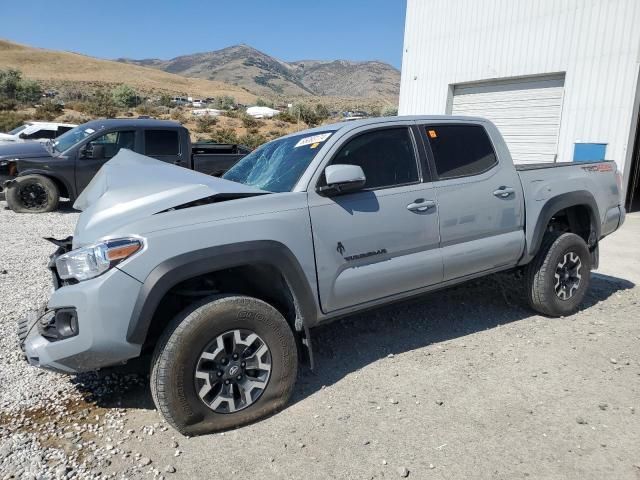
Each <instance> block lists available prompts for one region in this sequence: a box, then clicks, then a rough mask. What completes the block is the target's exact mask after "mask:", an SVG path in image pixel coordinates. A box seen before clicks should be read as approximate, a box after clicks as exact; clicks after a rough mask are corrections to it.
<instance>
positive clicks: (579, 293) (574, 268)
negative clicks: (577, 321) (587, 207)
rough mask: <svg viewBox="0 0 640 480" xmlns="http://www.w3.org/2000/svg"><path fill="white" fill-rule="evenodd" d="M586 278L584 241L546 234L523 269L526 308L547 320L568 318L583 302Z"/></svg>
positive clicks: (588, 268)
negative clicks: (526, 298) (546, 316)
mask: <svg viewBox="0 0 640 480" xmlns="http://www.w3.org/2000/svg"><path fill="white" fill-rule="evenodd" d="M590 277H591V253H590V252H589V248H588V247H587V244H586V243H585V241H584V240H583V239H582V238H581V237H579V236H578V235H576V234H574V233H563V234H560V233H548V234H547V235H546V236H545V238H544V239H543V242H542V246H541V247H540V250H539V251H538V254H537V255H536V256H535V258H534V259H533V260H532V261H531V263H529V265H527V267H526V273H525V278H526V281H527V293H528V297H529V304H530V305H531V307H532V308H533V309H534V310H537V311H538V312H540V313H542V314H544V315H548V316H550V317H560V316H564V315H571V314H572V313H574V312H576V311H577V310H578V307H579V305H580V303H581V302H582V300H583V299H584V296H585V294H586V293H587V290H588V289H589V281H590Z"/></svg>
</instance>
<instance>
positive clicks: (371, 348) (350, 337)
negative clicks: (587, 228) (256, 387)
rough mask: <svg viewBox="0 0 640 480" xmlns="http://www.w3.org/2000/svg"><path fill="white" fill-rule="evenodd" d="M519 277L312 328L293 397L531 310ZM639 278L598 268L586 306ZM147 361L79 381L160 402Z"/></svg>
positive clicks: (114, 394) (96, 397) (121, 401)
mask: <svg viewBox="0 0 640 480" xmlns="http://www.w3.org/2000/svg"><path fill="white" fill-rule="evenodd" d="M522 284H523V282H522V281H521V280H515V281H514V277H513V275H511V274H495V275H491V276H488V277H485V278H481V279H478V280H473V281H469V282H467V283H464V284H461V285H459V286H457V287H452V288H448V289H445V290H441V291H438V292H433V293H430V294H426V295H424V296H421V297H419V298H417V299H414V300H411V301H406V302H402V303H396V304H393V305H389V306H386V307H381V308H379V309H376V310H371V311H368V312H366V313H361V314H357V315H353V316H350V317H346V318H344V319H341V320H337V321H336V322H333V323H331V324H328V325H324V326H321V327H318V328H316V329H314V330H313V331H312V337H313V345H314V354H315V364H316V365H315V370H314V371H311V370H310V369H309V368H302V369H301V373H300V375H299V378H298V383H297V385H296V389H295V391H294V395H293V399H292V402H291V404H293V403H296V402H299V401H301V400H303V399H305V398H306V397H308V396H309V395H311V394H313V393H314V392H316V391H318V390H320V389H321V388H323V387H324V386H329V385H332V384H334V383H336V382H338V381H340V380H341V379H342V378H344V377H345V376H346V375H348V374H350V373H352V372H355V371H357V370H359V369H361V368H363V367H366V366H367V365H369V364H372V363H374V362H376V361H378V360H380V359H382V358H384V357H387V356H388V355H389V354H401V353H403V352H407V351H411V350H414V349H418V348H423V347H426V346H428V345H433V344H438V343H440V342H444V341H447V340H451V339H454V338H459V337H464V336H466V335H470V334H473V333H475V332H479V331H482V330H487V329H490V328H495V327H498V326H500V325H505V324H509V323H512V322H516V321H518V320H522V319H525V318H529V317H531V316H534V315H535V313H534V312H532V311H531V309H530V308H529V307H528V305H527V303H526V300H525V295H524V291H523V287H522ZM634 286H635V285H634V284H633V283H632V282H630V281H628V280H623V279H620V278H616V277H611V276H608V275H602V274H598V273H593V274H592V279H591V287H590V289H589V293H588V294H587V297H586V298H585V301H584V302H583V304H582V306H581V309H587V308H591V307H593V306H595V305H597V304H598V303H600V302H602V301H604V300H606V299H607V298H609V297H610V296H612V295H614V294H616V293H617V292H620V291H623V290H627V289H630V288H633V287H634ZM548 321H550V322H553V321H566V320H564V319H548ZM149 362H150V359H149V358H142V359H139V360H136V361H135V362H131V363H130V364H129V365H127V366H124V367H116V368H111V369H105V370H103V371H101V372H97V373H90V374H82V375H78V376H77V377H75V379H74V382H75V384H76V387H77V389H78V390H79V391H81V392H82V393H84V395H85V397H86V398H87V400H89V401H92V402H95V403H96V404H97V405H98V406H100V407H106V408H111V407H120V408H134V409H151V410H152V409H154V408H155V407H154V405H153V401H152V399H151V395H150V392H149V388H148V381H147V377H148V371H149Z"/></svg>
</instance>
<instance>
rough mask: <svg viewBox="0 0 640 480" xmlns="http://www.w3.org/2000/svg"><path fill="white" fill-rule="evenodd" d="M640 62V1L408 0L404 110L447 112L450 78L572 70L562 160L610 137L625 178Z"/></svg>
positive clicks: (610, 146)
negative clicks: (576, 145)
mask: <svg viewBox="0 0 640 480" xmlns="http://www.w3.org/2000/svg"><path fill="white" fill-rule="evenodd" d="M639 61H640V0H407V16H406V26H405V37H404V52H403V60H402V79H401V87H400V106H399V114H401V115H408V114H443V113H449V112H448V111H447V108H448V103H449V102H450V101H451V95H452V85H454V84H459V83H465V82H477V81H484V80H491V79H500V78H507V77H519V76H530V75H539V74H548V73H555V72H557V73H560V72H566V77H565V92H564V101H563V110H562V117H561V125H560V134H559V142H558V161H571V160H572V158H573V146H574V142H577V141H579V142H594V143H607V144H608V146H607V153H606V158H607V159H612V160H615V161H616V162H617V163H618V165H619V168H620V170H622V171H624V173H625V178H627V177H628V170H629V166H630V163H631V162H630V161H627V159H628V158H629V157H630V156H631V153H632V152H631V150H632V148H633V144H632V142H631V137H632V136H633V133H634V132H633V131H632V130H634V129H635V123H636V119H637V109H638V95H637V91H638V81H639V76H638V72H639V68H638V67H639ZM632 125H633V128H632Z"/></svg>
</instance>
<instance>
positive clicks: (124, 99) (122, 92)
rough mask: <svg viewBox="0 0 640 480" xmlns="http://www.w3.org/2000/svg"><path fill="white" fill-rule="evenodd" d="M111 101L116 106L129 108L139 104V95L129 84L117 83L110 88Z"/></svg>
mask: <svg viewBox="0 0 640 480" xmlns="http://www.w3.org/2000/svg"><path fill="white" fill-rule="evenodd" d="M111 96H112V97H113V103H115V104H116V105H117V106H118V107H122V108H130V107H136V106H138V105H140V95H138V92H136V91H135V90H134V89H133V88H131V87H130V86H129V85H118V86H117V87H115V88H114V89H113V90H111Z"/></svg>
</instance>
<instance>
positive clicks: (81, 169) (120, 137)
mask: <svg viewBox="0 0 640 480" xmlns="http://www.w3.org/2000/svg"><path fill="white" fill-rule="evenodd" d="M135 140H136V132H135V131H134V130H116V131H113V132H109V133H105V134H104V135H100V136H99V137H97V138H94V139H93V140H91V141H90V142H88V143H87V144H86V145H85V146H84V147H83V148H82V149H80V151H79V152H78V154H77V155H78V161H77V162H76V191H77V192H78V195H79V194H80V193H81V192H82V190H84V189H85V187H86V186H87V185H88V184H89V182H90V181H91V179H92V178H93V177H94V175H95V174H96V173H98V170H100V167H102V165H104V164H105V163H107V162H108V161H109V160H111V159H112V158H113V157H114V156H115V155H116V153H118V152H119V151H120V149H121V148H128V149H129V150H133V149H134V147H135ZM94 145H101V146H102V147H103V149H102V151H103V152H104V153H103V154H102V155H100V156H93V154H92V152H93V147H94ZM83 152H84V153H83Z"/></svg>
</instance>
